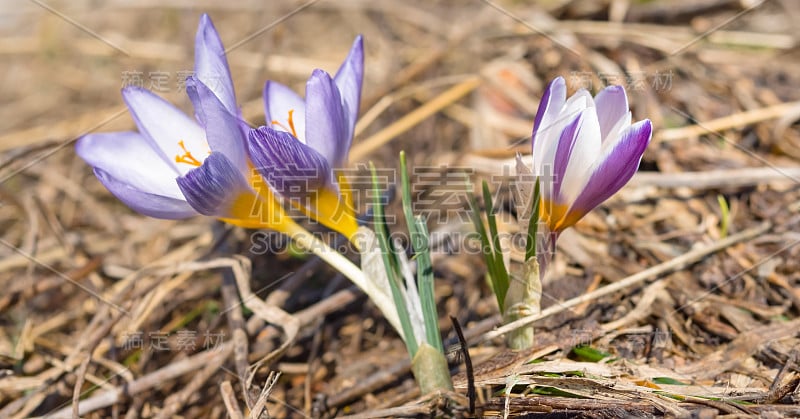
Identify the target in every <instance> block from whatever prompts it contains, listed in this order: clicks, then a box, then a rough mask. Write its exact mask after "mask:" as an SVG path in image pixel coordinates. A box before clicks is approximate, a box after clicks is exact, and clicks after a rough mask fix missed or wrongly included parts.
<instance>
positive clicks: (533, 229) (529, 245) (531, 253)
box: [525, 176, 541, 260]
mask: <svg viewBox="0 0 800 419" xmlns="http://www.w3.org/2000/svg"><path fill="white" fill-rule="evenodd" d="M540 205H541V202H540V191H539V177H538V176H537V177H536V186H535V187H534V188H533V196H532V197H531V219H530V220H528V240H527V241H526V242H525V260H529V259H531V258H534V257H536V234H537V233H538V231H539V206H540Z"/></svg>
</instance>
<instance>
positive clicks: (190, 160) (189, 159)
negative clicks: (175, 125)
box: [175, 140, 210, 167]
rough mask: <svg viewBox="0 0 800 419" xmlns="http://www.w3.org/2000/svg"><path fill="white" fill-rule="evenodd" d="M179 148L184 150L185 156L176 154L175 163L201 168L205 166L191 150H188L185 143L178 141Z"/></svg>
mask: <svg viewBox="0 0 800 419" xmlns="http://www.w3.org/2000/svg"><path fill="white" fill-rule="evenodd" d="M178 146H179V147H180V148H181V150H183V155H180V154H176V155H175V163H185V164H188V165H192V166H196V167H200V166H201V165H202V164H203V163H202V162H201V161H200V160H197V159H196V158H195V157H194V156H193V155H192V153H191V152H190V151H189V150H187V149H186V145H185V144H184V143H183V140H180V141H178ZM209 154H210V153H209Z"/></svg>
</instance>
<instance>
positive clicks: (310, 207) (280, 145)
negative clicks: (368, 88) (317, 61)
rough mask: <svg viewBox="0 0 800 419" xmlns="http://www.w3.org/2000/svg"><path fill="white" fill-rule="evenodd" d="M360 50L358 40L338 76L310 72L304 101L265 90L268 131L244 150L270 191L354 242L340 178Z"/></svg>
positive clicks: (275, 87)
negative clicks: (247, 152) (247, 151)
mask: <svg viewBox="0 0 800 419" xmlns="http://www.w3.org/2000/svg"><path fill="white" fill-rule="evenodd" d="M363 74H364V48H363V42H362V39H361V36H358V37H357V38H356V39H355V41H354V42H353V46H352V48H351V49H350V53H349V54H348V56H347V58H346V59H345V60H344V62H343V63H342V65H341V67H340V68H339V70H338V71H337V72H336V75H335V76H333V77H331V76H330V74H328V73H326V72H325V71H323V70H319V69H318V70H314V72H313V73H312V74H311V77H310V78H309V79H308V82H307V83H306V97H305V100H303V98H301V97H300V96H299V95H297V94H296V93H295V92H293V91H292V90H291V89H289V88H288V87H286V86H284V85H282V84H280V83H276V82H274V81H268V82H267V83H266V85H265V86H264V109H265V112H266V120H267V126H263V127H260V128H258V129H254V130H252V131H250V135H249V137H248V150H249V153H250V157H251V159H252V160H253V163H254V164H255V167H256V169H257V170H258V171H259V173H261V175H262V176H263V177H264V179H265V180H266V181H267V182H268V183H269V186H270V187H271V188H272V189H273V190H274V191H275V192H276V193H277V194H278V195H280V196H282V197H283V198H284V199H286V200H288V201H289V202H290V203H291V204H292V205H293V206H295V207H297V208H299V209H301V210H303V211H304V212H306V214H308V215H309V216H310V217H311V218H314V219H316V220H318V221H319V222H321V223H322V224H324V225H326V226H328V227H329V228H332V229H334V230H337V231H339V232H341V233H343V234H344V235H346V236H347V237H348V238H350V239H351V240H353V238H354V236H355V233H356V229H357V228H358V226H357V223H356V219H355V215H354V211H353V205H352V199H351V196H350V195H349V193H348V190H347V189H348V188H347V187H346V183H345V179H344V176H342V175H341V172H340V169H342V168H344V165H345V164H346V160H347V154H348V151H349V149H350V143H351V142H352V140H353V131H354V129H355V124H356V118H357V116H358V107H359V101H360V99H361V83H362V80H363Z"/></svg>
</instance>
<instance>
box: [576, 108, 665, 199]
mask: <svg viewBox="0 0 800 419" xmlns="http://www.w3.org/2000/svg"><path fill="white" fill-rule="evenodd" d="M652 134H653V127H652V123H651V122H650V120H649V119H645V120H643V121H639V122H637V123H635V124H633V125H631V127H630V128H628V129H627V130H626V131H625V132H624V133H623V134H622V138H621V139H620V141H619V142H618V143H617V144H616V146H615V147H613V148H612V149H610V150H608V152H607V154H605V155H604V156H602V157H601V158H599V159H598V163H596V164H595V165H594V168H593V170H592V171H591V172H590V175H589V176H590V177H589V181H588V182H587V183H586V185H585V186H584V187H583V191H582V192H581V193H580V195H579V196H578V197H577V199H576V200H575V202H574V203H573V204H572V207H571V209H570V212H574V211H579V212H581V213H583V214H585V213H587V212H589V211H591V210H592V209H594V208H595V207H596V206H598V205H600V203H602V202H603V201H605V200H606V199H608V198H609V197H610V196H611V195H613V194H614V193H616V192H617V191H618V190H620V189H621V188H622V187H623V186H625V184H626V183H628V181H629V180H630V179H631V177H633V175H634V174H635V173H636V170H638V168H639V162H641V160H642V154H644V150H645V148H647V144H649V143H650V138H651V137H652Z"/></svg>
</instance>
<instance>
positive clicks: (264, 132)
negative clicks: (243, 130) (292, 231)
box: [248, 127, 333, 199]
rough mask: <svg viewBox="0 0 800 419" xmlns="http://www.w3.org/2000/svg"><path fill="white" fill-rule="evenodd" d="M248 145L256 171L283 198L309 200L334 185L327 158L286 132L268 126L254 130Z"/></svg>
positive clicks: (251, 132)
mask: <svg viewBox="0 0 800 419" xmlns="http://www.w3.org/2000/svg"><path fill="white" fill-rule="evenodd" d="M248 146H249V151H250V159H251V160H252V161H253V164H255V166H256V170H258V172H259V173H260V174H261V176H262V177H263V178H264V179H265V180H266V181H267V182H268V183H269V184H270V186H271V187H272V189H273V190H274V191H275V192H277V193H278V194H280V195H282V196H285V197H287V198H290V199H300V198H302V199H306V198H308V197H309V194H311V193H314V192H316V191H318V190H319V189H320V188H322V187H325V186H327V185H330V184H331V183H332V181H331V180H332V179H333V177H332V172H331V167H330V165H329V164H328V162H327V161H326V160H325V157H324V156H322V155H321V154H320V153H318V152H317V151H315V150H314V149H312V148H311V147H309V146H307V145H305V144H303V143H301V142H300V141H297V139H296V138H294V137H292V136H291V135H290V134H288V133H286V132H283V131H277V130H274V129H271V128H268V127H261V128H258V129H254V130H251V131H250V135H249V138H248Z"/></svg>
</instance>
